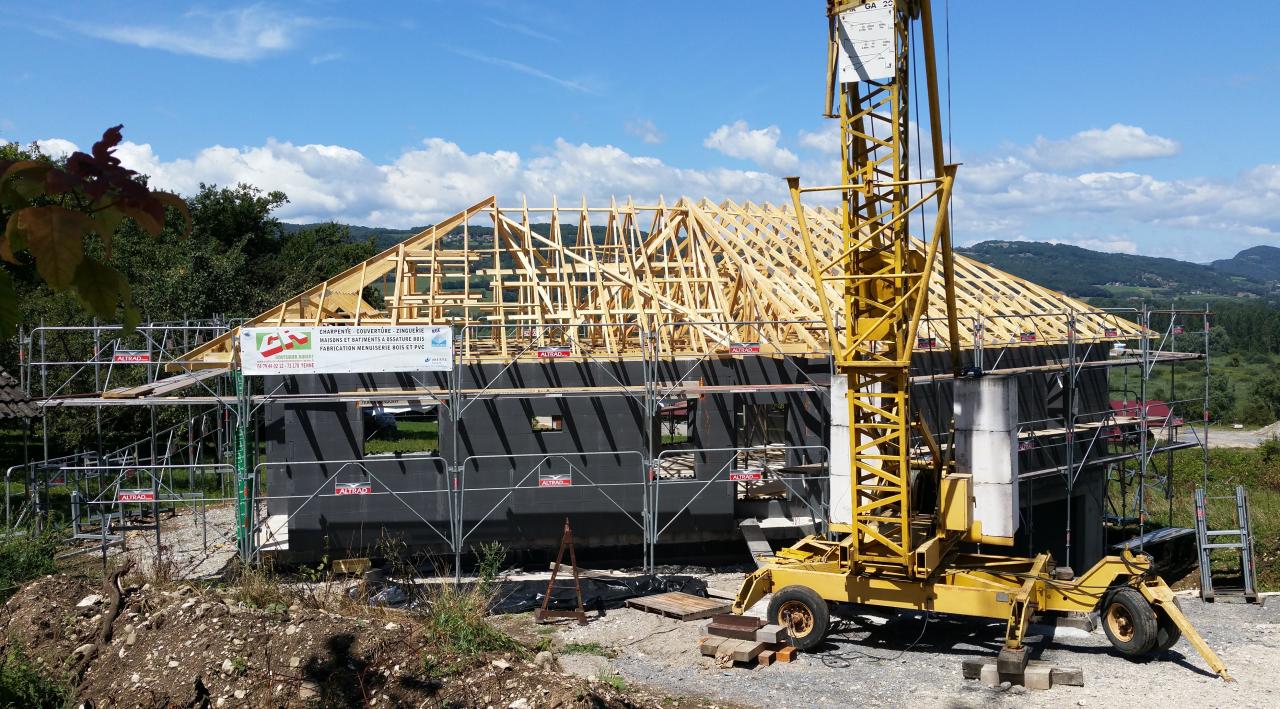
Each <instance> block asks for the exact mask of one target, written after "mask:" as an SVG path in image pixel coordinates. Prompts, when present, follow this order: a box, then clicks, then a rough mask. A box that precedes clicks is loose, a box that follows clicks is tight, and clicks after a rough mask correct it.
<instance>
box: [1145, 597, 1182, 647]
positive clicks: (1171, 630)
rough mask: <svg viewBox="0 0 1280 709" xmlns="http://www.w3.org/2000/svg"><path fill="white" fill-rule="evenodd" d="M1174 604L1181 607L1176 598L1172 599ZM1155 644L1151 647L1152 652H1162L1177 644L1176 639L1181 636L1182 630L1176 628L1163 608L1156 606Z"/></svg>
mask: <svg viewBox="0 0 1280 709" xmlns="http://www.w3.org/2000/svg"><path fill="white" fill-rule="evenodd" d="M1173 603H1174V605H1176V606H1178V608H1179V609H1181V608H1182V604H1180V603H1178V599H1176V598H1175V599H1173ZM1155 610H1156V644H1155V647H1154V648H1152V651H1153V652H1164V651H1165V650H1168V649H1169V648H1171V647H1173V646H1174V645H1177V644H1178V640H1179V639H1180V638H1181V637H1182V630H1181V629H1179V628H1178V626H1177V624H1176V623H1174V622H1173V619H1172V618H1170V617H1169V614H1168V613H1165V612H1164V610H1163V609H1160V608H1156V609H1155Z"/></svg>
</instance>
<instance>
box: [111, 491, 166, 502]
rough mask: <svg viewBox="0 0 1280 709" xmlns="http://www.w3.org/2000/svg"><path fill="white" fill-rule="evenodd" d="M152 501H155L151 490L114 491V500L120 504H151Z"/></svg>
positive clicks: (154, 495)
mask: <svg viewBox="0 0 1280 709" xmlns="http://www.w3.org/2000/svg"><path fill="white" fill-rule="evenodd" d="M154 499H156V494H155V492H152V491H151V490H126V489H124V488H120V489H118V490H117V491H116V500H118V501H120V502H151V501H152V500H154Z"/></svg>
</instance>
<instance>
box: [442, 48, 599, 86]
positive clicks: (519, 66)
mask: <svg viewBox="0 0 1280 709" xmlns="http://www.w3.org/2000/svg"><path fill="white" fill-rule="evenodd" d="M445 49H448V50H449V51H451V52H453V53H454V54H457V55H458V56H460V57H466V58H467V59H471V60H474V61H477V62H482V63H484V64H492V65H493V66H500V67H503V68H505V69H510V70H512V71H515V72H518V73H520V74H524V75H526V76H532V77H533V78H535V79H542V80H543V81H550V82H551V83H553V84H556V85H557V86H560V87H562V88H566V89H569V90H571V91H578V92H581V93H584V94H594V93H596V92H595V90H593V89H592V88H591V87H590V86H587V85H586V84H585V83H583V82H581V81H575V80H573V79H565V78H563V77H559V76H555V75H554V74H550V73H548V72H545V71H543V70H541V69H539V68H538V67H536V66H530V65H528V64H524V63H521V62H516V61H512V60H510V59H503V58H502V57H495V56H491V55H488V54H482V53H480V52H474V51H471V50H470V49H459V48H457V47H445Z"/></svg>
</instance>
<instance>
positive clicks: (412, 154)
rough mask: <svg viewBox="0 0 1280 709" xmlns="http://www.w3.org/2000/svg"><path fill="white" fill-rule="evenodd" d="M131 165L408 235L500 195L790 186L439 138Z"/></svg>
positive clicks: (222, 150) (560, 149) (586, 148)
mask: <svg viewBox="0 0 1280 709" xmlns="http://www.w3.org/2000/svg"><path fill="white" fill-rule="evenodd" d="M116 154H117V155H118V156H119V157H120V159H121V161H122V162H123V163H124V164H125V166H127V167H130V168H132V169H134V170H138V171H139V172H142V173H144V174H147V175H150V176H151V178H152V181H151V182H152V185H154V186H156V187H159V188H163V189H170V190H174V191H177V192H180V193H184V194H191V193H193V192H195V191H196V190H197V189H198V188H199V184H200V183H201V182H205V183H211V184H220V185H231V184H236V183H241V182H243V183H248V184H252V185H255V186H257V187H260V188H262V189H264V190H277V189H278V190H281V191H283V192H285V193H286V194H287V195H289V204H287V205H285V206H284V207H282V208H281V209H280V212H279V216H280V217H281V218H283V219H287V220H292V221H302V222H310V221H324V220H329V219H335V220H338V221H342V222H347V223H352V224H365V225H372V226H398V227H406V226H412V225H421V224H425V223H430V222H434V221H437V220H439V219H441V218H443V217H446V216H448V215H450V214H453V213H454V212H457V211H458V210H460V209H462V208H463V207H466V206H468V205H471V204H474V203H475V202H477V201H479V200H481V199H483V198H484V197H486V196H488V195H491V194H496V195H498V196H499V198H501V199H502V200H503V201H504V202H505V203H509V204H510V203H514V201H515V200H517V199H518V198H519V197H520V196H521V195H527V196H528V198H529V200H530V201H531V202H534V203H538V204H543V203H549V202H550V200H551V197H552V196H553V195H559V197H560V198H561V199H573V200H574V201H575V202H576V200H577V199H578V198H579V197H580V196H586V197H587V199H588V201H589V202H591V203H593V204H600V203H607V202H608V200H609V199H610V197H613V196H617V197H618V198H619V199H623V198H625V197H627V196H633V197H634V198H635V199H636V200H638V201H641V202H645V203H649V202H652V201H654V200H656V199H658V197H659V196H665V197H666V198H667V199H668V201H674V199H675V198H677V197H680V196H689V197H692V198H695V199H696V198H701V197H708V198H711V199H713V200H719V199H724V198H731V199H735V200H745V199H755V200H759V199H767V200H771V201H779V200H781V199H783V198H784V197H785V195H784V193H783V185H782V181H781V180H779V179H777V178H776V177H774V176H772V175H768V174H765V173H762V172H755V171H750V170H729V169H723V168H713V169H707V170H699V169H690V168H681V167H675V166H672V165H668V164H666V163H664V162H663V161H661V160H659V159H657V158H653V157H646V156H638V155H632V154H630V153H628V152H626V151H624V150H622V149H620V148H617V147H614V146H612V145H590V144H585V143H583V144H573V143H569V142H568V141H565V140H563V139H559V140H556V141H555V143H554V144H553V145H552V147H551V148H550V150H549V151H548V152H546V153H545V154H542V155H538V156H536V157H532V158H525V157H523V156H521V155H520V154H519V153H516V152H513V151H505V150H498V151H493V152H477V153H468V152H466V151H464V150H462V149H461V148H460V147H459V146H458V145H456V144H455V143H451V142H449V141H446V140H443V139H440V138H430V139H427V140H424V141H423V142H422V144H421V146H419V147H417V148H414V149H412V150H408V151H405V152H404V153H402V154H401V155H400V156H399V157H397V158H396V159H395V160H394V161H392V162H390V163H387V164H377V163H375V162H373V161H371V160H369V159H368V158H367V157H365V156H364V155H362V154H361V153H359V152H358V151H355V150H352V149H350V148H345V147H342V146H336V145H294V144H292V143H288V142H280V141H269V142H268V143H267V144H266V145H263V146H260V147H246V148H229V147H225V146H214V147H210V148H206V149H204V150H201V151H200V152H199V153H197V154H196V155H195V156H194V157H192V158H184V159H177V160H168V161H166V160H163V159H161V158H160V157H159V156H157V155H156V154H155V151H154V150H153V149H152V148H151V146H150V145H145V144H144V145H139V144H134V143H124V144H122V145H121V146H120V148H119V149H118V150H117V153H116Z"/></svg>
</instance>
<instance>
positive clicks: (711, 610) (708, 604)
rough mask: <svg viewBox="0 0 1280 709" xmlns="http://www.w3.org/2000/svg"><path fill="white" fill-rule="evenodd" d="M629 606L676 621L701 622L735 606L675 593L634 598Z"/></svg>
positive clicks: (719, 600)
mask: <svg viewBox="0 0 1280 709" xmlns="http://www.w3.org/2000/svg"><path fill="white" fill-rule="evenodd" d="M627 606H628V607H629V608H636V609H639V610H642V611H645V612H646V613H657V614H658V615H664V616H666V617H668V618H675V619H676V620H701V619H703V618H710V617H711V616H713V615H719V614H721V613H726V612H728V611H729V609H730V608H732V607H733V604H732V603H728V602H726V601H724V600H722V599H719V598H702V597H701V596H693V595H690V594H688V593H680V592H679V591H675V592H671V593H658V594H654V595H652V596H641V597H639V598H632V599H630V600H628V601H627Z"/></svg>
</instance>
